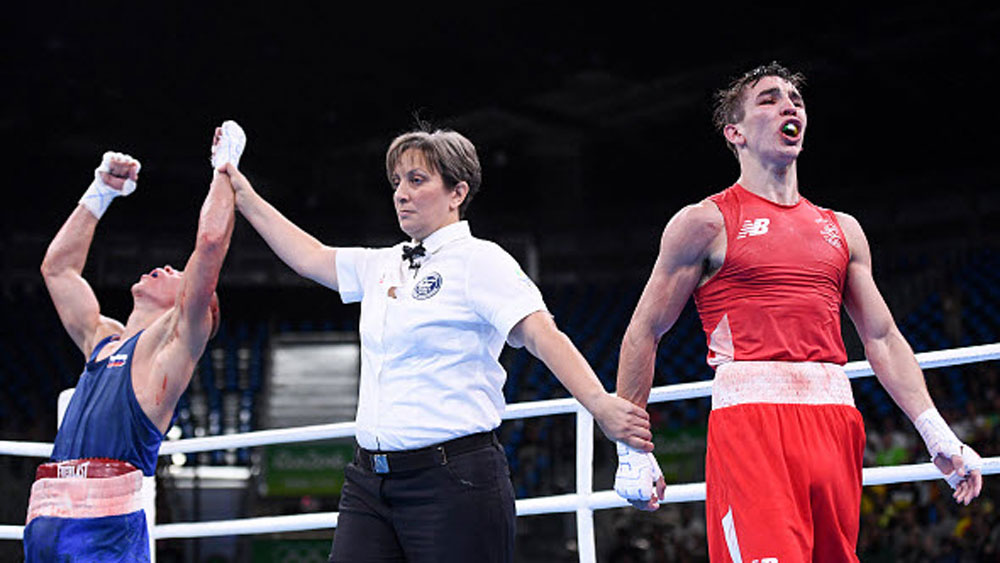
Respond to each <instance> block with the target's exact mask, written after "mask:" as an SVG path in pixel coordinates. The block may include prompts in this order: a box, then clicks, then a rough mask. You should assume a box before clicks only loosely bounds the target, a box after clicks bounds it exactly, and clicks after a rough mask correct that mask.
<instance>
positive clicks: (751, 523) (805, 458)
mask: <svg viewBox="0 0 1000 563" xmlns="http://www.w3.org/2000/svg"><path fill="white" fill-rule="evenodd" d="M864 446H865V431H864V423H863V422H862V420H861V413H859V412H858V410H857V409H856V408H855V407H854V399H853V396H852V394H851V386H850V382H849V380H848V379H847V376H846V374H845V373H844V371H843V369H842V368H841V367H840V366H838V365H835V364H823V363H813V362H801V363H796V362H731V363H727V364H723V365H720V366H719V367H718V370H717V372H716V376H715V382H714V383H713V388H712V413H711V415H710V416H709V422H708V453H707V455H706V470H705V472H706V476H705V481H706V489H707V498H706V504H705V515H706V519H707V529H708V550H709V557H710V559H711V560H712V561H713V562H714V563H719V562H730V561H731V562H734V563H798V562H824V561H829V562H838V563H840V562H844V561H858V557H857V554H856V550H857V541H858V526H859V518H860V507H861V467H862V454H863V453H864Z"/></svg>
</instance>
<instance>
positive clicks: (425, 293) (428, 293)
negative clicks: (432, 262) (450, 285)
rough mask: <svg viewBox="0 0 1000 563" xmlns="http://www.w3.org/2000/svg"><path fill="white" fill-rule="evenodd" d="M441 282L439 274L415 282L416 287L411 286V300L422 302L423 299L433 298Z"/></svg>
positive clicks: (429, 275) (428, 275)
mask: <svg viewBox="0 0 1000 563" xmlns="http://www.w3.org/2000/svg"><path fill="white" fill-rule="evenodd" d="M443 281H444V280H443V279H442V278H441V274H439V273H437V272H431V273H429V274H427V275H426V276H424V277H423V279H421V280H420V281H418V282H417V285H415V286H413V298H414V299H417V300H418V301H423V300H424V299H430V298H431V297H434V296H435V295H436V294H437V292H438V291H440V290H441V283H442V282H443Z"/></svg>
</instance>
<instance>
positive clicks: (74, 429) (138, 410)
mask: <svg viewBox="0 0 1000 563" xmlns="http://www.w3.org/2000/svg"><path fill="white" fill-rule="evenodd" d="M141 335H142V331H139V333H138V334H136V335H135V336H133V337H132V338H129V339H128V340H126V341H125V343H124V344H123V345H122V346H121V347H120V348H119V349H118V351H116V352H115V353H114V354H112V355H110V356H108V357H107V358H105V359H103V360H100V361H95V359H96V358H97V354H98V353H99V352H100V351H101V350H102V349H103V348H104V346H106V345H107V344H108V342H110V341H111V339H112V338H114V337H113V336H109V337H108V338H105V339H104V340H102V341H101V342H100V343H98V344H97V346H95V347H94V352H93V353H92V354H91V355H90V361H88V362H87V365H86V366H84V369H83V375H81V376H80V381H79V382H78V383H77V385H76V391H75V392H74V393H73V398H72V399H71V400H70V402H69V407H68V408H67V409H66V414H65V416H64V417H63V422H62V426H61V427H60V428H59V432H58V433H57V434H56V441H55V447H54V448H53V450H52V460H53V461H64V460H68V459H80V458H85V457H106V458H111V459H117V460H121V461H127V462H129V463H131V464H132V465H134V466H136V467H137V468H139V469H141V470H142V474H143V475H145V476H147V477H149V476H151V475H153V474H154V473H155V472H156V458H157V456H158V455H159V452H160V443H161V442H162V441H163V434H161V433H160V430H159V429H158V428H157V427H156V425H155V424H153V421H151V420H149V417H148V416H146V413H145V412H143V410H142V407H141V406H139V401H138V400H137V399H136V398H135V391H134V390H133V389H132V355H133V354H134V353H135V345H136V343H138V342H139V337H140V336H141Z"/></svg>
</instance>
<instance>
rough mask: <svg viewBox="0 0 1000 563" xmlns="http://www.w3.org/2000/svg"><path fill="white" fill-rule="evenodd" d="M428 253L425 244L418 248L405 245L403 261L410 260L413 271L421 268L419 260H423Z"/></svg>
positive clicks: (420, 244) (417, 246) (418, 245)
mask: <svg viewBox="0 0 1000 563" xmlns="http://www.w3.org/2000/svg"><path fill="white" fill-rule="evenodd" d="M426 253H427V249H425V248H424V243H419V244H417V245H416V246H410V245H407V244H404V245H403V260H409V262H410V269H411V270H416V269H417V268H419V267H420V260H418V258H422V257H423V256H424V254H426Z"/></svg>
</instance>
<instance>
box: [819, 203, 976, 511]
mask: <svg viewBox="0 0 1000 563" xmlns="http://www.w3.org/2000/svg"><path fill="white" fill-rule="evenodd" d="M837 220H838V222H839V223H840V227H841V229H843V231H844V235H845V236H846V237H847V245H848V248H849V249H850V252H851V257H850V262H849V263H848V266H847V282H846V288H845V290H844V307H845V308H846V309H847V312H848V314H849V315H850V317H851V320H852V321H853V322H854V326H855V327H856V328H857V331H858V336H860V338H861V342H862V344H864V347H865V356H866V357H867V358H868V362H869V363H870V364H871V366H872V371H874V372H875V376H876V377H878V380H879V383H881V384H882V387H884V388H885V390H886V391H887V392H888V393H889V395H890V396H891V397H892V399H893V400H894V401H895V402H896V404H897V405H899V407H900V408H901V409H903V412H905V413H906V415H907V416H908V417H909V418H910V420H911V421H913V422H916V420H917V417H918V416H920V414H921V413H923V412H925V411H927V410H928V409H932V408H934V402H933V401H932V400H931V396H930V393H929V392H928V391H927V383H926V382H925V380H924V374H923V371H921V369H920V365H919V364H918V363H917V359H916V357H915V356H914V355H913V349H912V348H910V345H909V343H908V342H907V341H906V338H904V337H903V334H902V333H901V332H900V331H899V328H898V327H897V326H896V322H895V321H894V320H893V318H892V313H891V312H890V311H889V307H888V305H886V303H885V299H883V298H882V294H881V293H880V292H879V290H878V287H877V286H876V285H875V279H874V276H873V275H872V260H871V250H870V249H869V246H868V240H867V238H866V237H865V234H864V231H863V230H862V228H861V225H860V224H859V223H858V221H857V220H856V219H854V217H851V216H850V215H847V214H846V213H837ZM934 462H935V464H936V465H937V466H938V468H939V469H940V470H941V471H942V472H943V473H945V474H947V473H950V472H951V471H952V470H953V469H958V468H960V467H962V464H963V461H962V458H961V457H959V456H953V459H951V460H947V459H944V458H942V457H941V456H939V457H938V459H935V460H934ZM981 489H982V475H981V473H980V472H979V471H974V472H972V475H971V477H970V478H969V479H968V480H966V481H965V482H963V483H962V484H960V485H959V487H958V489H957V490H956V493H955V498H956V500H958V501H959V502H964V503H965V504H968V503H969V501H971V500H972V499H973V498H975V497H977V496H979V492H980V491H981Z"/></svg>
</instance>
